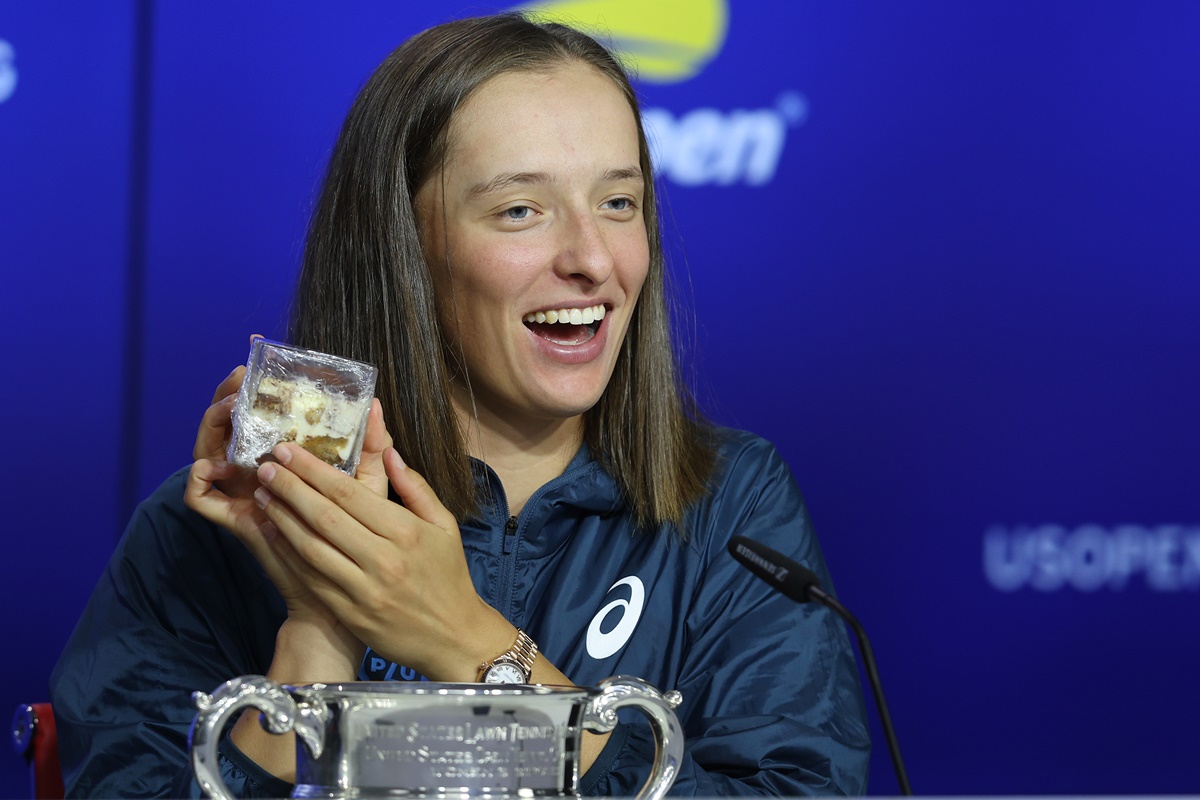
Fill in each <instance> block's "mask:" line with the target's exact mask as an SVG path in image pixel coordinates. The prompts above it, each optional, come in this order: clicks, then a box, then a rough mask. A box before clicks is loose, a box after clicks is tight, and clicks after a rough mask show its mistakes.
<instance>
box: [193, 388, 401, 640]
mask: <svg viewBox="0 0 1200 800" xmlns="http://www.w3.org/2000/svg"><path fill="white" fill-rule="evenodd" d="M245 374H246V368H245V367H244V366H241V367H238V368H237V369H235V370H234V371H233V372H231V373H230V374H229V376H228V377H226V378H225V380H223V381H221V384H220V385H219V386H218V387H217V390H216V392H214V393H213V399H212V404H211V405H210V406H209V407H208V410H207V411H205V412H204V416H203V418H202V419H201V420H200V429H199V431H198V432H197V433H196V444H195V446H194V447H193V449H192V457H193V458H194V459H195V460H194V462H193V463H192V469H191V472H190V473H189V475H188V482H187V487H186V489H185V490H184V495H183V499H184V503H185V504H186V505H187V506H188V508H191V509H192V510H193V511H195V512H197V513H198V514H200V515H201V516H202V517H204V518H205V519H207V520H209V521H210V522H213V523H215V524H217V525H220V526H221V527H223V528H226V529H228V530H229V531H231V532H232V533H233V534H234V535H235V536H236V537H237V538H238V539H239V540H240V541H241V542H242V544H244V545H245V546H246V548H247V549H248V550H249V551H250V552H251V553H252V554H253V555H254V557H255V558H256V559H258V562H259V563H260V564H261V565H262V567H263V569H264V570H265V571H266V573H267V576H268V577H269V578H270V579H271V581H272V583H274V584H275V588H276V589H278V590H279V593H280V594H281V595H282V596H283V599H284V600H285V601H286V603H287V606H288V615H289V618H290V617H293V616H297V615H301V616H303V615H310V614H316V615H319V616H331V615H330V614H329V611H328V609H326V608H325V607H324V605H323V604H322V603H320V601H318V600H317V599H316V598H315V596H313V594H312V592H311V591H309V588H308V587H307V586H306V585H305V584H304V583H303V582H302V581H301V580H300V579H299V578H298V577H297V576H296V574H295V573H294V572H293V571H292V570H291V569H289V568H288V567H287V566H286V561H287V559H286V556H287V555H289V554H288V553H281V550H282V549H283V548H289V547H290V545H289V544H288V543H287V540H286V539H282V538H278V533H279V532H278V530H276V528H275V526H274V525H273V524H272V523H271V522H270V521H269V520H268V519H267V516H266V514H264V513H263V511H262V510H261V509H260V508H259V507H258V505H257V504H256V503H255V502H254V492H255V491H256V490H258V488H259V487H260V485H261V484H260V483H259V481H258V476H257V474H256V471H255V470H253V469H247V468H244V467H239V466H237V465H235V464H231V463H229V462H228V461H227V460H226V458H225V454H226V452H227V450H228V447H229V441H230V438H231V437H232V435H233V419H232V410H233V401H234V399H235V398H236V396H237V392H238V387H240V386H241V383H242V378H243V377H244V376H245ZM391 446H392V437H391V434H389V433H388V431H387V427H386V426H385V425H384V422H383V411H382V409H381V407H380V405H379V401H378V400H374V401H372V403H371V412H370V417H369V418H368V421H367V430H366V433H365V436H364V438H363V449H362V456H361V457H360V459H359V466H358V470H357V472H356V474H355V477H356V478H357V479H358V480H359V481H361V482H362V483H363V484H364V485H366V486H368V487H370V489H371V490H372V491H373V492H375V493H376V494H378V495H380V496H382V497H386V496H387V492H388V478H387V473H386V472H385V470H384V466H383V453H384V451H385V450H387V449H388V448H389V447H391Z"/></svg>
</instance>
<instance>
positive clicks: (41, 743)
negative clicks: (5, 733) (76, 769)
mask: <svg viewBox="0 0 1200 800" xmlns="http://www.w3.org/2000/svg"><path fill="white" fill-rule="evenodd" d="M12 735H13V744H14V745H15V746H16V748H17V753H18V754H19V755H20V756H21V757H22V758H24V759H25V763H27V764H28V765H29V776H30V788H31V789H32V792H33V797H34V798H36V800H43V798H45V799H46V800H61V798H62V796H63V779H62V769H61V768H60V767H59V764H58V727H57V726H56V725H55V724H54V708H53V707H52V706H51V705H50V704H49V703H33V704H31V705H20V706H17V712H16V714H14V715H13V725H12Z"/></svg>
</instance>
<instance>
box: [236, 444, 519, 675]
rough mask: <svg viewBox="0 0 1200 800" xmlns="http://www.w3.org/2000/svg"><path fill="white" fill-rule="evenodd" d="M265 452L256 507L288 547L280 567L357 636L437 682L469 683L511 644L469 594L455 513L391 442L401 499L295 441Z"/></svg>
mask: <svg viewBox="0 0 1200 800" xmlns="http://www.w3.org/2000/svg"><path fill="white" fill-rule="evenodd" d="M273 454H274V456H275V458H276V459H277V460H278V462H279V463H277V464H272V463H266V464H263V465H261V466H260V467H259V468H258V478H259V481H260V482H261V483H262V485H263V486H264V487H266V488H267V489H268V490H269V492H270V497H269V499H268V501H267V503H266V504H265V506H264V507H263V511H264V513H265V514H266V515H267V517H268V518H269V519H270V520H271V522H272V523H274V525H275V527H276V528H277V529H278V530H279V531H280V533H281V534H282V535H283V536H285V537H286V538H287V540H288V542H289V543H290V544H291V549H290V553H289V557H290V559H291V560H292V563H290V564H289V566H290V567H291V568H292V569H293V570H294V571H295V572H296V573H297V574H299V575H301V576H303V578H304V580H305V583H306V584H307V585H308V586H309V587H310V589H311V590H312V591H314V592H315V593H316V594H317V596H318V597H319V598H320V599H321V601H322V602H324V603H325V605H326V606H328V608H329V609H330V610H331V611H332V612H333V613H334V614H335V615H336V616H337V617H338V619H339V620H340V621H341V622H342V624H343V625H345V626H346V627H347V628H349V629H350V630H351V631H353V632H354V634H355V635H356V636H358V638H359V639H361V640H362V641H363V642H365V643H367V644H369V645H370V646H371V648H372V649H373V650H375V651H376V652H378V653H379V654H380V655H382V656H384V657H386V658H389V659H391V660H393V661H395V662H397V663H399V664H402V665H404V666H406V667H410V668H412V669H415V670H417V671H418V672H420V673H421V674H422V675H424V676H425V677H427V678H430V679H431V680H438V681H474V680H476V678H477V670H478V668H479V665H480V663H481V662H482V661H484V660H486V659H487V658H489V657H491V656H494V655H495V654H497V653H501V652H503V651H504V650H506V649H507V648H508V647H509V645H511V644H512V640H513V638H514V636H515V631H514V629H513V626H512V625H511V624H510V623H509V622H508V621H507V620H505V619H504V618H503V616H502V615H501V614H500V613H499V612H498V611H496V610H495V609H493V608H492V607H491V606H489V605H487V603H485V602H484V601H483V600H482V599H481V598H480V597H479V595H478V593H477V592H476V591H475V587H474V584H472V582H471V576H470V573H469V572H468V570H467V562H466V557H465V555H464V554H463V548H462V539H461V537H460V534H459V530H458V523H457V521H456V520H455V518H454V515H453V514H451V513H450V512H449V511H448V510H446V508H445V506H443V505H442V503H441V501H440V500H438V498H437V495H435V494H434V492H433V489H432V488H431V487H430V486H429V484H428V483H427V482H426V481H425V479H424V478H423V477H421V476H420V475H419V474H417V473H416V472H415V471H414V470H412V469H409V468H408V467H407V466H406V465H405V464H404V462H403V460H402V459H401V458H400V455H399V454H398V453H397V452H396V450H395V449H394V448H391V447H389V448H387V449H386V450H385V451H384V454H383V464H384V469H385V470H386V473H387V477H388V480H389V481H390V483H391V485H392V488H393V489H394V490H395V491H396V493H397V494H398V495H399V496H400V499H401V500H402V501H403V503H404V505H399V504H397V503H394V502H391V501H390V500H388V499H387V498H386V497H381V496H379V495H378V494H377V493H375V492H373V491H371V490H370V489H369V488H367V487H365V486H363V485H362V483H361V482H360V481H356V480H355V479H354V478H352V477H350V476H348V475H346V474H344V473H342V472H340V471H338V470H337V469H334V468H333V467H331V466H329V465H328V464H326V463H324V462H323V461H321V460H320V459H318V458H317V457H316V456H314V455H312V454H311V453H308V452H307V451H305V450H304V449H303V448H301V447H298V446H296V445H291V444H282V445H279V446H277V447H276V448H275V450H274V452H273ZM260 497H261V493H260Z"/></svg>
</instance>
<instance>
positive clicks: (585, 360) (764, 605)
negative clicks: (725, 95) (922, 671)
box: [53, 15, 868, 797]
mask: <svg viewBox="0 0 1200 800" xmlns="http://www.w3.org/2000/svg"><path fill="white" fill-rule="evenodd" d="M648 152H649V151H648V148H647V144H646V138H645V134H644V131H643V128H642V124H641V120H640V116H639V111H638V106H637V103H636V100H635V98H634V94H633V90H632V87H631V86H630V84H629V81H628V79H627V77H626V76H625V74H624V73H623V72H622V71H621V69H620V67H619V66H618V64H617V62H616V61H615V60H614V59H613V57H612V56H611V55H610V54H609V53H608V52H607V51H606V50H605V49H604V48H603V47H601V46H600V45H599V44H597V43H596V42H595V41H594V40H592V39H590V38H589V37H587V36H585V35H583V34H581V33H578V32H576V31H574V30H572V29H570V28H566V27H563V26H560V25H551V24H548V25H539V24H534V23H532V22H530V21H528V20H526V19H524V18H522V17H520V16H517V15H501V16H497V17H488V18H480V19H471V20H463V21H459V22H452V23H448V24H446V25H443V26H439V27H437V28H433V29H431V30H429V31H426V32H424V33H422V34H420V35H418V36H416V37H414V38H413V39H412V40H410V41H409V42H407V43H406V44H404V45H403V46H401V47H400V48H399V49H398V50H397V51H396V52H395V53H393V55H392V56H391V57H389V58H388V59H387V61H386V62H385V63H384V64H383V65H382V66H381V67H380V68H379V70H377V72H376V73H375V75H374V76H373V77H372V78H371V80H370V81H369V82H368V83H367V85H366V87H365V88H364V89H363V91H362V93H361V94H360V96H359V98H358V100H357V101H356V103H355V105H354V107H353V108H352V109H351V112H350V114H349V117H348V118H347V120H346V123H345V125H344V127H343V130H342V133H341V136H340V138H339V141H338V144H337V147H336V148H335V151H334V154H333V158H332V161H331V164H330V168H329V173H328V176H327V178H326V181H325V186H324V190H323V192H322V195H321V200H320V203H319V204H318V207H317V210H316V213H315V215H314V219H313V223H312V227H311V229H310V234H309V239H308V243H307V247H306V250H305V255H304V263H303V266H302V269H301V275H300V280H299V284H298V288H297V294H296V304H295V308H294V313H293V321H292V327H291V338H292V339H293V341H294V342H295V343H296V344H298V345H301V346H305V347H309V348H313V349H317V350H322V351H325V352H329V353H335V354H338V355H342V356H346V357H349V358H353V359H357V360H360V361H367V362H371V363H373V364H376V365H378V367H379V370H380V377H379V383H378V387H379V388H378V399H379V402H378V403H376V404H375V405H374V407H373V409H372V412H371V415H370V419H369V422H368V425H367V432H366V437H365V440H364V445H363V452H362V457H361V462H360V466H359V469H358V473H357V474H356V476H355V477H350V476H348V475H345V474H343V473H341V472H338V471H337V470H335V469H333V468H331V467H329V465H327V464H324V463H323V462H321V461H319V460H318V459H317V458H315V457H314V456H312V455H311V454H309V453H307V452H306V451H304V450H303V449H301V448H298V447H296V446H295V445H290V444H282V445H279V446H277V447H276V448H275V450H274V451H273V453H272V455H273V456H274V459H273V460H272V461H269V462H267V463H263V464H261V465H260V466H259V467H258V468H257V469H256V470H247V469H240V468H238V467H235V466H233V465H231V464H229V463H227V462H226V461H225V456H224V453H225V447H226V445H227V442H228V437H229V424H230V419H229V406H230V398H231V395H232V393H233V392H234V391H236V388H237V385H238V383H239V382H240V380H241V375H242V370H241V369H240V368H239V369H236V370H234V372H233V373H232V374H231V375H230V376H229V377H228V378H227V379H226V380H225V381H224V382H223V383H222V384H221V385H220V386H219V387H218V389H217V392H216V394H215V396H214V398H213V404H212V406H211V407H210V408H209V410H208V412H207V413H206V414H205V416H204V419H203V420H202V422H201V426H200V431H199V433H198V435H197V441H196V447H195V451H194V454H193V456H194V459H195V460H194V462H193V464H192V465H191V467H190V469H188V470H186V471H181V472H180V473H178V474H177V475H176V476H174V477H173V478H171V479H169V480H168V481H167V482H166V483H165V484H164V485H163V487H162V488H161V489H160V490H159V491H158V492H157V493H156V494H155V495H153V496H152V497H151V498H149V499H148V500H147V501H146V502H145V503H143V504H142V506H141V507H140V508H139V510H138V513H137V515H136V516H135V518H134V520H133V522H132V523H131V524H130V527H129V529H128V531H127V532H126V535H125V537H124V539H123V540H122V542H121V544H120V546H119V549H118V552H117V553H116V555H115V556H114V557H113V560H112V562H111V563H110V565H109V569H108V573H107V574H106V576H105V578H104V579H103V580H102V581H101V583H100V585H99V586H98V587H97V590H96V592H95V594H94V595H93V598H92V600H91V602H90V604H89V606H88V609H87V611H86V612H85V616H84V619H83V621H82V622H81V624H80V626H79V628H78V630H77V632H76V634H75V636H74V637H73V638H72V640H71V642H70V643H69V645H68V647H67V649H66V651H65V652H64V655H63V658H62V661H61V662H60V664H59V667H58V669H57V670H56V672H55V676H54V679H53V699H54V702H55V711H56V715H58V717H59V728H60V741H61V742H62V759H63V764H64V770H65V774H66V778H67V781H68V784H69V787H70V788H69V791H71V792H72V793H74V794H78V795H88V794H91V795H107V796H117V795H120V796H129V797H132V796H142V795H162V794H172V795H175V796H178V795H180V794H188V793H195V792H196V791H197V788H196V785H195V783H194V782H193V781H192V777H191V773H190V770H189V769H188V768H187V758H186V748H185V742H186V731H187V726H188V724H189V723H190V721H191V718H192V716H193V711H192V709H191V706H190V705H189V702H188V697H189V694H190V692H191V691H194V690H197V689H204V690H206V689H211V688H212V687H213V686H215V685H216V684H218V683H220V682H221V681H224V680H226V679H229V678H232V677H234V676H237V675H241V674H252V673H265V674H266V675H267V676H268V677H270V678H272V679H274V680H276V681H277V682H279V683H284V684H305V683H315V682H324V683H343V682H349V681H353V680H355V679H358V680H394V679H407V680H417V679H427V680H433V681H444V682H462V683H468V682H474V681H489V682H519V683H542V684H555V685H571V684H572V683H576V684H595V683H598V682H599V681H601V680H602V679H604V678H606V677H609V676H611V675H633V676H638V677H641V678H643V679H645V680H647V681H649V682H650V683H652V684H654V685H655V686H657V687H659V688H660V689H662V690H664V691H666V690H672V689H675V690H679V691H681V692H682V694H683V697H684V700H683V704H682V705H681V706H680V707H679V710H678V711H679V715H680V718H681V721H682V723H683V725H684V731H685V736H686V740H687V747H688V752H687V755H686V756H685V758H684V759H683V762H682V763H681V764H680V765H679V771H678V773H677V780H676V783H675V789H674V790H675V792H676V793H684V794H699V795H709V796H712V795H723V794H785V795H794V794H810V793H814V792H832V793H856V792H860V791H862V790H863V788H864V783H865V775H866V759H867V752H868V741H867V734H866V725H865V722H864V718H863V705H862V697H861V693H860V691H859V688H858V683H857V670H856V668H855V665H854V660H853V656H852V653H851V651H850V649H849V643H848V640H847V638H846V634H845V631H844V630H843V629H842V627H841V625H840V623H839V622H838V621H837V620H836V619H834V618H831V616H830V615H828V614H826V613H822V612H821V611H819V610H815V609H808V608H802V607H799V606H795V605H792V604H791V603H790V601H788V600H786V599H785V598H782V597H779V596H775V595H773V594H772V593H771V591H770V589H769V588H768V587H766V586H765V584H762V583H761V582H759V581H757V580H756V579H755V578H754V577H753V576H752V575H750V574H749V573H747V572H744V571H743V570H742V569H741V567H740V566H739V565H738V564H736V562H734V561H733V560H732V559H730V558H728V557H727V556H726V545H727V543H728V542H729V540H730V538H731V537H732V536H734V535H742V536H749V537H751V538H755V539H758V540H761V541H763V542H766V543H767V544H769V546H771V547H772V548H774V549H776V550H779V551H781V552H783V553H785V554H787V555H788V556H790V557H792V558H793V559H794V560H796V561H798V562H800V563H803V564H805V565H806V566H808V567H810V568H811V569H813V570H814V571H815V572H816V573H817V574H818V575H819V576H820V577H821V578H822V581H823V583H824V584H825V585H828V584H829V581H828V574H827V572H826V569H825V565H824V561H823V559H822V557H821V553H820V549H819V547H818V545H817V542H816V539H815V537H814V535H813V534H812V531H811V529H810V526H809V523H808V518H807V514H806V512H805V509H804V506H803V503H802V501H801V498H800V494H799V491H798V489H797V488H796V486H795V483H794V481H793V480H792V477H791V474H790V472H789V471H788V468H787V466H786V465H785V464H784V463H783V462H782V460H781V459H780V458H779V456H778V455H777V454H776V453H775V451H774V449H773V448H772V447H771V446H770V445H769V444H767V443H766V442H764V441H762V440H761V439H758V438H757V437H754V436H752V435H750V434H746V433H742V432H737V431H729V430H720V429H716V428H713V427H712V426H710V425H709V424H707V423H706V422H704V421H703V419H702V418H701V417H700V416H699V414H698V413H697V412H696V411H695V409H694V405H693V403H692V400H691V398H690V397H689V395H688V394H687V392H686V391H685V390H684V389H683V388H682V387H681V386H680V384H679V381H678V380H677V377H676V376H677V369H676V365H675V362H674V351H673V348H672V346H671V339H670V331H669V325H668V320H667V313H666V299H665V297H664V277H663V270H664V266H663V256H662V249H661V246H660V241H659V232H658V217H657V207H656V203H655V194H654V185H653V182H652V181H651V180H650V176H651V174H652V170H651V164H650V160H649V155H648ZM181 495H182V497H181ZM397 501H399V502H397ZM257 716H258V714H257V713H256V712H249V713H247V714H246V715H244V716H243V717H242V718H241V719H240V720H239V721H238V722H237V723H236V724H235V725H234V727H233V729H232V731H231V732H230V733H229V735H228V737H227V739H226V740H225V742H224V743H223V745H222V754H223V756H222V757H223V761H222V770H223V773H224V775H225V780H226V782H227V783H228V784H229V785H231V786H233V787H236V789H237V790H238V791H239V792H240V793H241V794H243V795H247V796H272V797H279V796H283V795H284V794H287V793H289V792H290V790H291V787H290V785H289V782H291V781H294V780H295V779H296V760H295V743H294V741H293V740H290V739H289V738H287V737H280V736H273V735H269V734H267V733H266V732H265V731H264V730H263V729H262V727H260V725H259V724H258V721H257ZM653 760H654V743H653V737H652V736H651V734H650V731H649V729H648V728H647V727H645V726H638V725H636V724H632V723H622V724H621V725H618V726H617V728H616V729H615V730H614V731H613V732H612V733H611V734H604V735H595V734H591V733H587V734H585V736H584V739H583V746H582V751H581V753H580V754H579V768H580V772H581V774H582V779H581V781H580V783H579V785H578V789H579V790H580V791H581V792H582V793H584V794H625V793H629V792H630V791H631V790H632V789H634V788H635V787H637V786H638V785H640V784H641V783H642V781H643V780H644V779H645V777H646V775H647V774H648V773H649V770H650V765H651V763H652V762H653ZM117 765H120V767H119V768H117Z"/></svg>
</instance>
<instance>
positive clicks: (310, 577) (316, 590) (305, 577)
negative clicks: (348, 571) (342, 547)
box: [264, 522, 352, 618]
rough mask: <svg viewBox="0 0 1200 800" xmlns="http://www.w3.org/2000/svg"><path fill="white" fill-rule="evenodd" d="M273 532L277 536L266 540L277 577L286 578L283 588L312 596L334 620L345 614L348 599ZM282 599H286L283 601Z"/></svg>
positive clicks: (342, 590)
mask: <svg viewBox="0 0 1200 800" xmlns="http://www.w3.org/2000/svg"><path fill="white" fill-rule="evenodd" d="M264 527H271V528H274V524H273V523H271V522H267V523H266V525H265V526H264ZM274 532H275V533H276V534H278V535H277V536H276V537H275V538H273V539H270V540H269V545H270V548H271V555H272V556H273V558H274V560H275V561H276V562H277V563H278V569H279V570H280V572H281V574H282V575H285V576H286V577H287V582H286V584H285V585H286V586H289V587H301V589H302V591H303V592H312V593H313V594H315V595H316V597H317V599H318V600H320V601H321V602H322V603H324V604H325V606H326V607H327V608H329V610H330V611H332V612H333V613H334V616H337V617H338V618H341V617H342V616H343V615H344V614H345V613H347V610H348V609H349V608H350V607H351V605H352V600H351V599H350V595H349V594H347V592H346V591H345V590H344V589H342V587H341V586H339V585H337V584H336V583H334V582H332V581H330V580H329V579H328V578H326V577H325V576H324V575H323V574H321V573H320V572H318V571H317V570H316V569H314V568H313V567H312V565H311V564H309V563H308V561H306V560H305V559H304V558H302V557H301V556H300V554H299V553H297V552H296V548H295V547H293V546H292V543H291V541H290V540H289V539H288V538H287V537H286V536H284V535H283V534H282V533H280V532H279V531H278V530H277V529H275V530H274ZM284 599H285V600H287V599H290V598H287V597H285V598H284Z"/></svg>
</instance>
